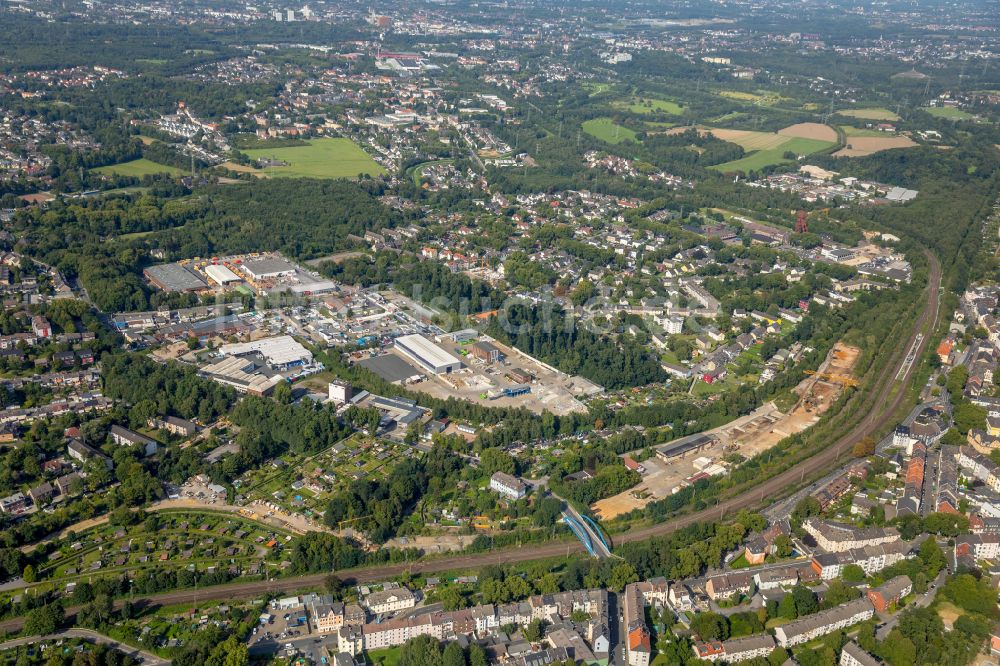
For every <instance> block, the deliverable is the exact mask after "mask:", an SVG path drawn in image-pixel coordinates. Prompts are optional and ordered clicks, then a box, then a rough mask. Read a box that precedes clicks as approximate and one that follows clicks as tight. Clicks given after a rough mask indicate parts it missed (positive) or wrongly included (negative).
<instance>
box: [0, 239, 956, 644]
mask: <svg viewBox="0 0 1000 666" xmlns="http://www.w3.org/2000/svg"><path fill="white" fill-rule="evenodd" d="M926 254H927V259H928V262H929V264H930V271H929V274H928V281H927V288H926V292H927V301H926V304H925V306H924V309H923V311H922V312H921V314H920V316H919V317H918V318H917V321H916V322H915V324H914V326H913V329H912V332H911V334H910V337H909V339H907V340H906V341H905V344H902V345H900V346H899V347H898V351H897V352H896V353H895V354H894V355H893V357H892V358H891V359H890V362H889V363H887V364H886V367H885V368H883V369H882V371H881V372H880V373H879V376H878V379H877V381H876V384H875V387H876V388H875V396H874V398H873V402H872V408H871V410H870V411H869V413H868V415H867V416H865V417H864V418H863V419H861V421H859V422H858V423H857V424H855V425H854V427H853V428H851V429H850V430H849V431H848V432H847V433H846V434H844V435H843V436H841V437H840V438H839V439H837V440H836V441H835V442H834V443H833V444H831V445H830V446H827V447H825V448H824V449H823V450H821V451H819V452H818V453H816V454H815V455H813V456H810V457H809V458H806V459H805V460H803V461H801V462H800V463H798V464H796V465H794V466H793V467H790V468H789V469H787V470H785V471H784V472H781V473H780V474H778V475H776V476H774V477H772V478H770V479H768V480H766V481H764V483H762V484H760V485H758V486H755V487H754V488H751V489H749V490H747V491H745V492H742V493H740V494H739V495H735V496H733V497H731V498H728V499H725V500H723V501H722V502H720V503H719V504H716V505H715V506H712V507H710V508H707V509H703V510H701V511H697V512H695V513H691V514H687V515H684V516H680V517H678V518H674V519H671V520H668V521H665V522H663V523H659V524H656V525H650V526H648V527H643V528H640V529H635V530H632V531H630V532H626V533H624V534H619V535H616V538H615V541H616V542H618V543H627V542H634V541H642V540H645V539H649V538H652V537H658V536H664V535H667V534H670V533H672V532H674V531H676V530H678V529H681V528H683V527H686V526H688V525H691V524H693V523H697V522H703V521H709V520H717V519H720V518H722V517H724V516H725V515H726V514H729V513H735V512H738V511H740V510H742V509H746V508H749V507H753V506H756V505H758V504H759V503H760V502H761V501H762V500H763V499H764V498H772V499H773V498H777V497H779V496H780V495H781V494H782V493H783V492H784V491H787V490H789V489H792V488H795V487H797V486H798V485H799V484H800V483H801V482H802V480H803V479H804V478H806V477H812V476H814V475H816V474H819V473H821V472H825V471H829V470H830V468H831V467H832V466H833V465H835V464H836V462H837V461H838V460H839V459H840V458H841V457H842V456H843V455H845V454H846V453H848V452H849V451H850V449H851V448H852V447H853V446H854V444H855V443H857V442H858V441H860V440H861V439H863V438H864V437H867V436H868V435H870V434H873V433H875V432H877V431H878V430H880V429H882V428H883V427H885V426H886V425H888V424H889V423H890V421H891V420H892V419H893V418H894V414H895V413H896V411H897V410H898V409H899V408H900V406H902V404H903V402H904V401H905V400H906V387H907V382H908V381H909V380H910V379H911V378H912V375H913V372H914V370H915V369H916V368H917V367H918V364H917V363H915V362H913V359H917V358H920V355H922V354H923V353H924V351H925V350H926V348H927V344H928V342H929V340H930V335H929V333H930V332H932V331H933V327H934V325H935V323H936V321H937V318H938V314H939V309H940V297H941V264H940V263H939V262H938V260H937V258H936V257H934V256H933V255H932V254H931V253H930V252H927V253H926ZM582 551H583V545H582V544H581V543H580V542H579V541H576V540H573V541H571V542H570V541H558V542H549V543H542V544H530V545H526V546H519V547H517V548H510V549H504V550H500V551H495V552H487V553H476V554H465V555H455V556H452V557H444V558H440V559H434V560H427V561H419V562H410V563H399V564H389V565H380V566H374V567H365V568H363V569H355V570H351V571H344V572H340V573H339V574H338V575H339V576H341V578H342V579H344V581H345V582H349V583H367V582H373V581H379V580H385V579H387V578H392V577H393V576H398V575H400V574H403V573H437V572H442V571H450V570H460V569H472V568H477V567H482V566H486V565H489V564H502V563H518V562H528V561H531V560H540V559H546V558H550V557H558V556H560V555H568V554H569V553H574V552H582ZM326 576H327V574H309V575H305V576H295V577H290V578H283V579H278V580H267V581H249V582H237V583H228V584H225V585H217V586H213V587H211V588H202V589H201V590H184V591H175V592H164V593H162V594H153V595H148V596H144V597H135V598H132V599H131V600H130V601H132V603H134V604H136V605H137V606H140V607H142V606H164V605H172V604H199V603H202V602H215V601H220V600H230V601H232V600H239V599H254V598H257V597H261V596H263V595H271V594H278V593H283V592H294V591H299V590H308V589H310V588H321V587H322V586H323V583H324V581H325V579H326ZM123 603H124V601H119V602H117V604H116V606H119V607H120V606H121V605H122V604H123ZM77 610H78V608H69V609H67V615H72V614H73V613H75V612H76V611H77ZM22 625H23V619H22V618H13V619H10V620H6V621H3V622H0V631H6V632H11V631H19V630H20V628H21V626H22Z"/></svg>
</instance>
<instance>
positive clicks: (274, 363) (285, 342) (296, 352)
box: [219, 335, 313, 370]
mask: <svg viewBox="0 0 1000 666" xmlns="http://www.w3.org/2000/svg"><path fill="white" fill-rule="evenodd" d="M219 351H220V352H222V353H223V354H225V355H226V356H248V355H253V356H256V357H257V358H259V359H261V360H262V361H263V362H264V363H267V364H268V365H270V366H271V367H273V368H277V369H279V370H287V369H289V368H293V367H295V366H299V365H308V364H310V363H312V361H313V355H312V352H310V351H309V350H308V349H306V348H305V347H303V346H302V345H301V344H299V343H298V342H296V341H295V338H293V337H292V336H290V335H277V336H274V337H271V338H263V339H261V340H254V341H253V342H237V343H234V344H229V345H222V346H221V347H219Z"/></svg>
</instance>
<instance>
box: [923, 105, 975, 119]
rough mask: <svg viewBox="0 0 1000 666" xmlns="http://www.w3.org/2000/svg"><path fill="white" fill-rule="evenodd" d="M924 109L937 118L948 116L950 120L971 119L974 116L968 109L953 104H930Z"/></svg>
mask: <svg viewBox="0 0 1000 666" xmlns="http://www.w3.org/2000/svg"><path fill="white" fill-rule="evenodd" d="M924 111H926V112H927V113H929V114H931V115H932V116H934V117H935V118H947V119H948V120H969V119H970V118H972V117H973V115H972V114H971V113H969V112H968V111H963V110H962V109H956V108H954V107H951V106H928V107H925V108H924Z"/></svg>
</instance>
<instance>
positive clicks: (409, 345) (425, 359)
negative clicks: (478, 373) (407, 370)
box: [395, 334, 462, 375]
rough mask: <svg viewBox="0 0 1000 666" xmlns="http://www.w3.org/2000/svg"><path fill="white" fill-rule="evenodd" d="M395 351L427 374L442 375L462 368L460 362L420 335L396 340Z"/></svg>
mask: <svg viewBox="0 0 1000 666" xmlns="http://www.w3.org/2000/svg"><path fill="white" fill-rule="evenodd" d="M395 344H396V349H398V350H399V351H401V352H403V354H405V355H406V356H408V357H409V358H411V359H413V360H414V361H416V362H417V363H418V364H420V367H422V368H424V369H425V370H427V371H428V372H433V373H434V374H435V375H444V374H447V373H449V372H454V371H456V370H459V369H460V368H461V367H462V361H460V360H459V359H457V358H455V357H454V356H452V355H451V354H449V353H448V352H446V351H445V350H443V349H441V348H440V347H438V346H437V345H435V344H434V343H433V342H431V341H430V340H428V339H427V338H425V337H424V336H422V335H417V334H413V335H404V336H402V337H399V338H396V343H395Z"/></svg>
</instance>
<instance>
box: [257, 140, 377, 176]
mask: <svg viewBox="0 0 1000 666" xmlns="http://www.w3.org/2000/svg"><path fill="white" fill-rule="evenodd" d="M243 152H244V153H246V154H247V155H248V156H250V157H251V158H252V159H255V160H259V159H271V160H276V161H280V162H285V163H286V164H287V166H274V167H267V168H266V169H261V170H260V173H261V174H263V175H266V176H285V177H290V178H354V177H356V176H357V175H358V174H360V173H365V174H368V175H377V174H381V173H385V169H383V168H382V167H381V166H379V165H378V164H377V163H376V162H375V160H373V159H372V158H371V157H370V156H369V155H368V153H366V152H365V151H363V150H361V148H359V147H358V146H357V145H356V144H355V143H354V142H353V141H351V140H350V139H344V138H329V137H327V138H323V139H311V140H310V141H309V145H307V146H290V147H287V148H254V149H252V150H245V151H243Z"/></svg>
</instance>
